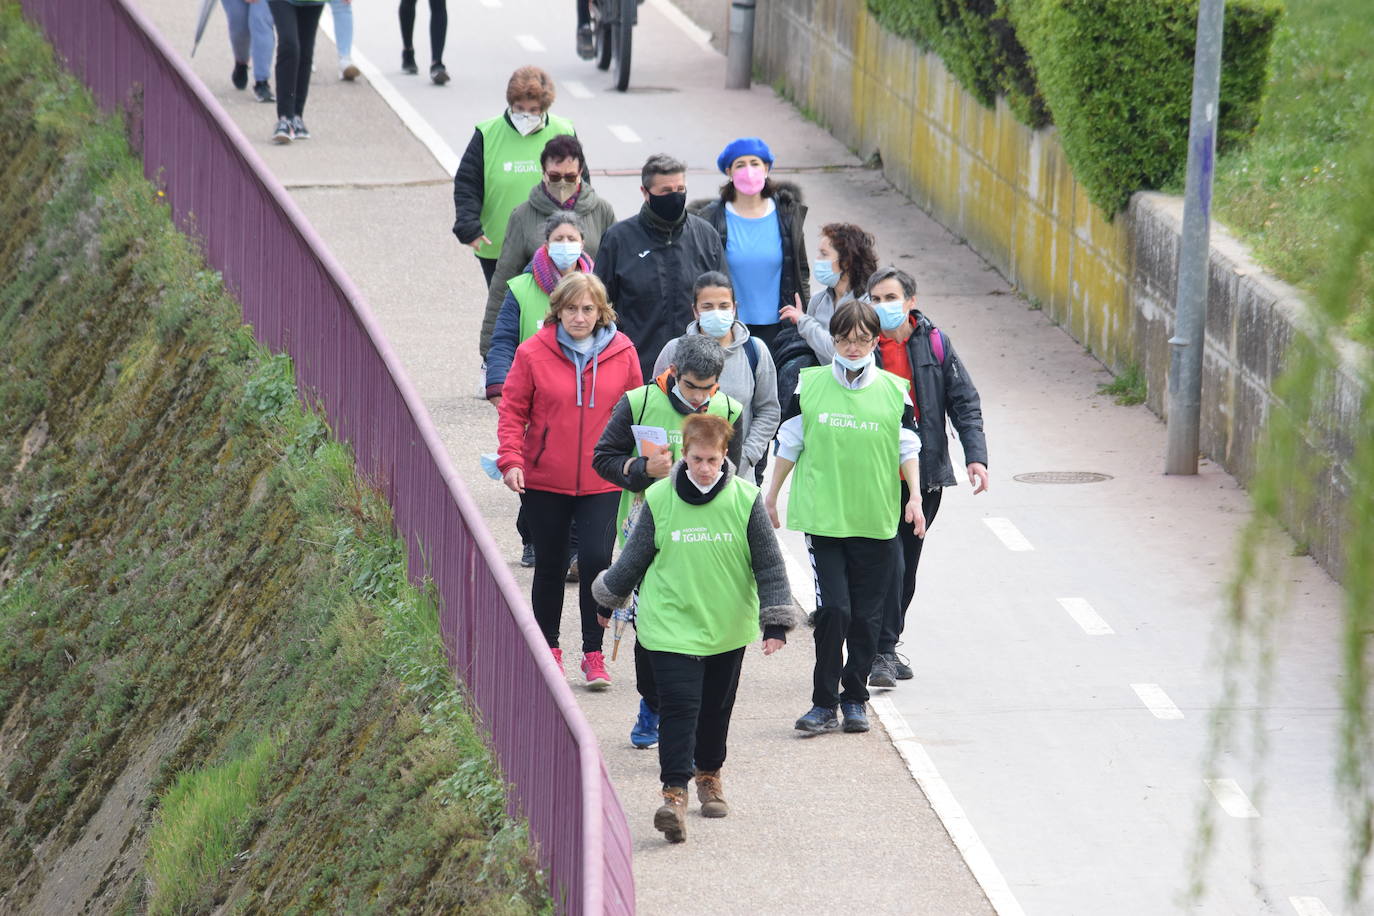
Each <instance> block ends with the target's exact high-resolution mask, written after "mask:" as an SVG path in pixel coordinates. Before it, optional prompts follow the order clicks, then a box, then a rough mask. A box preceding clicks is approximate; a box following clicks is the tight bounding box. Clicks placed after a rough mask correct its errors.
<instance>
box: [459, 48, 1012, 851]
mask: <svg viewBox="0 0 1374 916" xmlns="http://www.w3.org/2000/svg"><path fill="white" fill-rule="evenodd" d="M553 101H554V88H553V84H552V81H551V80H549V79H548V77H547V74H545V73H543V72H542V71H539V70H538V69H537V68H534V67H522V68H520V69H519V70H517V71H516V72H515V73H514V74H513V75H512V77H511V79H510V82H509V84H508V87H507V97H506V102H507V107H506V109H505V111H503V112H502V114H501V115H500V116H498V117H496V118H493V119H491V120H489V121H484V122H482V124H479V125H478V126H477V130H476V134H475V135H474V140H473V143H472V144H470V145H469V147H468V150H467V153H466V154H465V155H464V157H463V161H462V163H461V164H460V166H459V168H458V172H457V174H456V175H455V178H454V205H455V221H454V226H453V231H454V233H455V235H456V236H457V237H458V239H459V241H460V242H462V243H464V244H466V245H469V246H471V247H472V248H473V249H474V251H475V253H476V255H477V258H478V260H479V263H480V264H481V266H482V270H483V275H484V277H485V279H486V280H487V283H488V296H487V304H486V313H485V316H484V320H483V325H482V334H481V337H480V340H479V347H480V349H481V355H482V357H483V360H484V364H485V385H486V395H487V397H488V398H489V399H490V401H491V402H492V403H493V404H494V405H496V407H497V410H498V415H499V419H498V441H499V448H498V452H497V457H496V462H495V463H496V467H497V470H498V472H499V474H500V476H501V478H502V480H503V481H504V482H505V484H506V486H507V487H509V488H510V489H511V490H513V491H515V492H516V493H518V494H519V495H520V500H521V518H520V520H519V522H518V527H519V528H520V529H521V533H522V537H523V538H524V539H525V541H526V543H527V550H526V553H527V557H526V559H529V560H530V561H532V565H533V566H534V577H533V584H532V587H531V604H532V606H533V609H534V614H535V618H536V620H537V621H538V623H539V626H540V628H541V630H542V632H543V634H544V636H545V639H546V641H547V643H548V646H549V649H550V653H551V655H552V657H553V659H554V660H555V662H556V663H557V664H558V665H559V667H560V669H561V667H562V664H563V651H562V648H561V645H560V632H559V629H560V621H561V617H562V610H563V595H564V582H565V580H566V579H570V578H576V579H577V580H578V583H579V588H578V601H579V609H580V612H581V614H580V621H581V626H580V629H581V642H582V647H581V648H582V652H581V661H580V669H581V672H582V675H583V677H584V679H585V682H586V686H587V687H588V688H589V689H594V690H604V689H606V688H608V687H609V686H610V684H611V677H610V674H609V672H608V671H607V669H606V660H605V656H604V645H605V635H606V632H607V628H608V625H609V624H610V622H611V620H612V619H613V618H619V617H624V616H628V617H629V618H630V619H631V621H632V623H633V626H634V627H635V633H636V636H635V640H634V670H635V681H636V688H637V690H638V692H639V694H640V706H639V712H638V715H637V717H636V721H635V724H634V727H633V729H632V731H631V742H632V744H634V745H635V746H636V747H653V746H655V745H657V746H658V749H659V766H660V777H661V782H662V795H661V804H660V806H659V807H658V808H657V809H656V811H655V814H654V824H655V826H656V827H657V828H658V829H659V830H660V831H662V832H663V834H664V835H665V837H667V839H669V840H670V841H674V842H680V841H682V840H683V839H685V836H686V829H687V821H686V811H687V804H688V802H687V792H688V787H689V786H690V785H691V784H693V783H695V786H696V790H697V796H698V799H699V801H700V804H701V813H702V814H703V815H704V816H707V817H721V816H725V815H726V814H727V813H728V811H729V806H728V804H727V802H726V801H725V795H724V788H723V783H722V779H721V768H722V766H723V764H724V763H725V758H726V738H727V735H728V731H729V724H730V716H731V711H732V709H733V706H734V702H735V696H736V691H737V688H738V685H739V678H740V671H741V667H742V662H743V656H744V649H745V647H747V646H748V644H749V643H751V642H753V641H754V640H755V639H762V645H763V651H764V654H765V655H772V654H773V653H775V652H776V651H777V650H779V649H781V648H782V647H783V646H784V645H785V644H786V641H787V638H788V633H789V631H791V630H792V629H793V628H794V627H795V626H796V625H797V624H798V622H799V617H800V612H799V608H798V607H797V605H796V602H795V601H794V599H793V597H792V594H791V590H790V588H789V585H788V581H787V577H786V574H785V568H786V567H785V566H784V564H783V562H782V554H781V548H780V546H779V543H778V541H777V538H776V535H775V533H774V529H776V528H780V527H781V525H782V523H783V519H782V517H781V516H780V512H779V501H780V497H781V495H782V490H783V487H784V484H785V483H786V481H787V480H789V479H792V480H794V481H795V483H794V485H793V486H792V488H791V491H790V498H789V499H788V505H787V518H786V523H787V525H788V527H789V528H791V529H794V530H797V531H800V532H802V533H803V534H804V536H805V541H806V545H807V549H808V551H809V552H810V556H811V565H812V568H813V570H814V573H815V589H816V613H815V615H814V619H813V623H814V627H815V648H816V659H815V665H814V669H813V677H812V686H811V702H810V708H809V709H808V710H807V711H806V712H805V713H804V714H803V715H802V716H801V717H800V718H798V719H797V720H796V722H795V728H796V729H797V730H798V731H800V732H801V733H802V734H803V735H805V736H811V735H816V734H820V733H823V732H827V731H833V730H839V729H842V730H844V731H847V732H863V731H867V730H868V728H869V725H868V720H867V716H866V711H865V703H866V702H867V700H868V698H869V694H868V688H869V687H894V686H895V685H896V682H897V681H898V680H903V679H909V678H911V677H912V676H913V672H912V671H911V669H910V667H909V665H908V664H907V662H906V660H905V659H904V658H903V657H902V656H900V655H898V654H897V648H898V646H899V644H900V640H901V637H902V633H903V630H904V627H905V615H906V609H907V607H908V605H909V604H910V602H911V599H912V596H913V593H914V586H915V577H916V569H917V565H918V563H919V561H920V553H921V544H922V543H923V538H924V536H925V533H926V531H927V529H928V527H929V525H930V524H931V523H932V522H933V520H934V518H935V515H936V512H937V511H938V509H939V506H940V494H941V492H942V490H943V488H944V487H948V486H954V485H955V484H956V479H955V475H954V471H953V465H952V461H951V457H950V449H949V440H948V436H947V434H946V426H947V425H948V426H950V427H952V428H953V430H954V431H955V433H956V434H957V435H958V438H959V440H960V443H961V446H962V449H963V453H964V459H965V470H966V472H967V475H968V479H969V481H970V483H972V484H973V486H974V492H980V491H983V490H986V489H987V487H988V482H989V478H988V472H987V449H986V443H985V439H984V435H983V424H982V412H981V407H980V402H979V397H978V392H977V390H976V389H975V387H974V385H973V382H972V380H971V379H970V378H969V375H968V372H967V370H966V369H965V367H964V365H963V363H962V361H961V360H960V358H959V356H958V354H957V352H956V351H955V349H954V345H953V342H952V341H951V340H950V339H949V337H948V335H947V334H945V333H944V332H943V331H940V330H939V329H937V328H936V327H935V326H934V325H933V323H932V322H931V320H930V319H929V318H928V317H927V316H926V315H924V314H923V313H922V312H921V311H920V310H919V309H918V308H917V284H916V281H915V279H914V278H913V277H911V276H910V275H909V274H907V273H906V272H904V271H902V270H900V269H898V268H896V267H890V266H889V267H879V266H878V259H877V255H876V243H875V240H874V238H873V236H872V235H871V234H870V233H868V232H866V231H864V230H863V229H861V228H859V227H858V226H854V225H851V224H847V223H829V224H827V225H825V226H823V227H822V228H821V230H820V234H819V241H818V245H817V249H816V256H815V257H814V258H813V259H808V258H807V256H806V244H805V240H804V224H805V219H806V213H807V209H806V206H805V204H804V202H803V195H802V192H801V189H800V188H798V187H797V186H796V185H794V184H790V183H786V182H781V181H777V180H775V179H774V178H773V177H772V174H771V173H772V171H773V167H774V163H775V159H774V156H773V152H772V150H771V149H770V148H769V147H768V145H767V144H766V143H765V142H764V141H763V140H762V139H760V138H757V137H744V138H738V139H736V140H733V141H731V142H730V143H728V144H727V145H726V146H725V148H724V149H723V150H722V152H721V154H720V156H719V158H718V160H717V163H716V164H717V166H718V168H719V170H720V172H721V173H722V174H723V175H724V177H725V182H724V183H723V185H722V186H721V188H720V190H719V192H718V194H716V195H715V196H714V197H713V198H711V199H709V200H707V201H705V202H699V203H696V204H692V205H690V206H689V203H688V195H687V167H686V165H685V164H684V163H683V162H681V161H680V160H677V159H675V158H673V157H671V156H668V155H663V154H656V155H653V156H650V157H649V158H648V160H647V161H646V162H645V163H644V166H643V168H642V170H641V175H640V193H641V197H642V204H641V206H640V209H639V211H638V212H637V213H636V214H634V215H632V216H630V217H628V218H625V219H621V220H619V221H616V220H615V219H614V214H613V212H612V209H611V207H610V206H609V205H608V204H607V203H606V202H605V201H604V200H603V199H601V198H600V197H598V196H597V194H596V192H595V190H594V189H593V188H592V186H591V181H590V171H589V169H588V167H587V162H586V157H585V156H584V155H583V152H582V147H581V144H580V143H579V142H578V140H577V137H576V131H575V129H574V127H573V125H572V124H571V123H569V122H568V121H566V120H561V119H558V118H556V117H555V116H553V115H551V114H550V113H549V108H550V107H551V105H552V104H553ZM813 279H814V280H815V282H816V285H817V288H816V291H815V293H814V295H813V294H812V292H811V281H812V280H813ZM770 452H771V454H770ZM770 464H771V465H772V473H771V475H770V474H768V473H767V468H768V466H769V465H770ZM765 481H766V487H764V486H763V485H764V484H765ZM617 545H619V552H618V554H617V553H616V546H617ZM530 554H532V556H528V555H530ZM613 556H614V557H615V559H614V562H612V558H613ZM574 558H575V564H576V575H575V576H572V575H570V566H571V565H573V563H574Z"/></svg>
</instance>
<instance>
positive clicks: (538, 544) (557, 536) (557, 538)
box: [520, 489, 576, 660]
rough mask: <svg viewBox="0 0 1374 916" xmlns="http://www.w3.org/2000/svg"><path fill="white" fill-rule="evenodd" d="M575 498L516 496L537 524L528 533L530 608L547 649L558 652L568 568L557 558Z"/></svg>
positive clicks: (536, 494) (528, 491)
mask: <svg viewBox="0 0 1374 916" xmlns="http://www.w3.org/2000/svg"><path fill="white" fill-rule="evenodd" d="M575 498H576V497H572V496H568V495H566V494H564V493H550V492H548V491H546V490H531V489H526V490H525V492H524V493H523V494H521V496H520V502H521V503H522V504H524V506H525V509H526V511H527V512H528V513H529V515H530V517H531V518H537V519H539V524H537V525H534V526H532V527H531V529H530V536H531V537H532V538H534V556H535V563H534V582H533V583H532V584H531V586H530V606H531V607H532V608H533V609H534V619H535V620H536V621H538V623H539V629H540V631H541V632H542V633H543V634H544V639H545V640H546V641H547V642H548V644H549V648H550V649H557V648H558V630H559V625H560V624H561V623H562V620H563V571H564V570H565V569H567V568H568V567H567V558H566V556H560V554H565V553H566V551H567V549H568V525H569V523H570V522H571V521H572V516H573V501H574V500H575ZM560 660H561V656H560Z"/></svg>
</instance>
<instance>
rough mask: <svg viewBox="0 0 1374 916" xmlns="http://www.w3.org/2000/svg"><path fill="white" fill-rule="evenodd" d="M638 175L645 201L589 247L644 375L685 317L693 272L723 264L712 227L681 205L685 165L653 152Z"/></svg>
mask: <svg viewBox="0 0 1374 916" xmlns="http://www.w3.org/2000/svg"><path fill="white" fill-rule="evenodd" d="M639 178H640V188H639V192H640V194H641V195H642V196H643V198H644V204H643V206H641V207H640V210H639V213H637V214H636V215H634V216H632V217H630V218H629V219H624V220H621V221H620V222H618V223H616V224H615V225H614V226H612V227H611V228H610V229H608V230H607V231H606V235H605V236H604V237H603V238H602V240H601V248H600V249H599V250H598V251H597V253H596V275H597V276H598V277H600V278H601V279H602V281H603V282H604V283H605V284H606V291H607V293H608V294H609V295H610V297H611V301H612V302H614V303H615V306H616V314H617V315H619V316H620V327H621V330H623V331H624V332H625V333H626V334H628V335H629V337H630V339H631V340H633V341H634V344H635V349H637V350H638V351H639V358H640V361H641V366H640V368H641V370H642V371H643V373H644V379H645V381H648V380H649V379H651V378H653V365H654V357H655V356H657V355H658V352H659V351H660V350H662V349H663V345H664V344H666V343H667V342H668V341H670V340H672V339H673V338H674V337H676V336H677V335H678V334H679V333H681V331H682V329H683V328H685V327H686V326H687V323H688V322H690V321H691V320H692V288H693V285H694V284H695V282H696V278H697V277H699V276H701V275H702V274H704V273H706V272H707V271H708V270H715V271H721V272H727V271H728V268H727V267H726V266H725V250H724V248H723V247H722V246H721V242H720V236H719V235H718V234H717V233H716V230H714V229H712V228H711V225H710V223H708V222H706V221H705V220H703V219H702V218H701V217H699V216H696V215H694V214H691V213H688V212H687V165H686V164H685V163H683V162H682V161H681V160H678V159H674V158H673V157H671V156H667V155H664V154H663V153H656V154H654V155H652V156H650V157H649V158H648V160H646V161H645V163H644V167H643V168H642V169H641V170H640V176H639Z"/></svg>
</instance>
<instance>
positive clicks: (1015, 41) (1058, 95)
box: [868, 0, 1282, 214]
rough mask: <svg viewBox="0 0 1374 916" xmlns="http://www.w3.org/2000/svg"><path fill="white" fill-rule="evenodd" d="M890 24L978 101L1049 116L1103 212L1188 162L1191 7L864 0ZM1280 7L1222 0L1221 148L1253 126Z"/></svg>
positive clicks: (1072, 0) (1121, 1) (1091, 1)
mask: <svg viewBox="0 0 1374 916" xmlns="http://www.w3.org/2000/svg"><path fill="white" fill-rule="evenodd" d="M868 5H869V9H871V10H872V11H873V13H874V15H875V16H876V17H877V19H878V20H879V22H881V23H882V24H883V25H884V26H885V27H887V28H888V29H890V30H892V31H893V32H895V33H896V34H899V35H903V36H905V37H908V38H911V39H913V40H914V41H916V42H917V44H919V45H921V46H922V47H923V48H926V49H927V50H930V51H933V52H934V53H936V54H938V55H939V56H940V57H941V58H942V59H943V60H944V61H945V64H946V65H947V66H948V67H949V69H950V71H951V72H952V73H953V74H954V75H955V77H956V78H958V79H959V81H960V82H961V83H963V84H964V86H965V87H966V88H968V90H969V91H970V92H971V93H972V94H973V95H974V96H975V97H976V98H978V99H979V101H981V102H983V103H984V104H985V105H992V104H993V102H994V100H995V97H996V96H997V95H999V94H1000V95H1004V96H1006V98H1007V102H1008V105H1009V106H1010V107H1011V109H1012V111H1013V113H1014V114H1015V115H1016V116H1017V117H1018V118H1019V119H1020V120H1021V121H1023V122H1025V123H1026V124H1029V125H1030V126H1032V127H1042V126H1044V125H1045V124H1047V123H1049V122H1050V121H1053V123H1054V124H1056V125H1057V126H1058V128H1059V132H1060V136H1061V139H1062V141H1063V145H1064V154H1065V156H1066V157H1067V158H1068V160H1069V163H1070V164H1071V165H1072V167H1073V170H1074V174H1075V176H1076V177H1077V178H1078V180H1079V181H1080V182H1081V183H1082V184H1083V186H1084V188H1085V190H1086V191H1087V192H1088V195H1089V197H1091V199H1092V200H1093V202H1094V203H1096V204H1097V205H1098V206H1100V207H1101V208H1102V209H1103V210H1104V211H1105V212H1107V213H1108V214H1115V213H1116V212H1118V211H1120V210H1121V209H1122V208H1123V207H1124V206H1125V204H1126V202H1127V201H1128V200H1129V199H1130V196H1131V193H1132V192H1134V191H1137V190H1141V189H1152V188H1158V187H1161V186H1163V185H1164V184H1166V183H1168V182H1169V181H1170V180H1171V179H1174V178H1176V177H1177V176H1178V174H1179V173H1180V172H1181V170H1182V168H1183V166H1184V163H1185V161H1186V154H1187V143H1188V117H1189V108H1190V105H1191V90H1192V85H1193V47H1194V41H1195V32H1196V26H1197V14H1198V0H868ZM1281 12H1282V6H1281V0H1229V2H1228V3H1227V5H1226V31H1225V37H1224V40H1223V66H1222V78H1221V111H1220V118H1219V122H1218V134H1217V141H1218V148H1220V149H1225V148H1226V147H1227V146H1229V145H1231V144H1233V143H1236V142H1238V141H1240V140H1242V139H1244V138H1245V137H1247V136H1249V134H1250V133H1251V131H1253V130H1254V127H1255V124H1256V123H1257V122H1258V120H1259V113H1260V103H1261V100H1262V98H1263V94H1264V89H1265V85H1266V82H1267V76H1268V65H1269V50H1270V46H1271V44H1272V43H1273V37H1274V29H1275V27H1276V25H1277V23H1278V18H1279V16H1280V14H1281Z"/></svg>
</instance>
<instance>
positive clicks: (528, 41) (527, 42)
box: [515, 35, 548, 54]
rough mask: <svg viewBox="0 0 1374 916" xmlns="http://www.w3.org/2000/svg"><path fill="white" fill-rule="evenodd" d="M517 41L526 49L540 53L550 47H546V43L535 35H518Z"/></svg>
mask: <svg viewBox="0 0 1374 916" xmlns="http://www.w3.org/2000/svg"><path fill="white" fill-rule="evenodd" d="M515 43H516V44H518V45H519V46H520V47H522V48H524V49H525V50H526V51H529V52H531V53H534V54H540V53H542V52H544V51H547V50H548V48H546V47H544V43H543V42H542V41H540V40H539V39H538V38H535V37H534V36H533V35H516V36H515Z"/></svg>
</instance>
